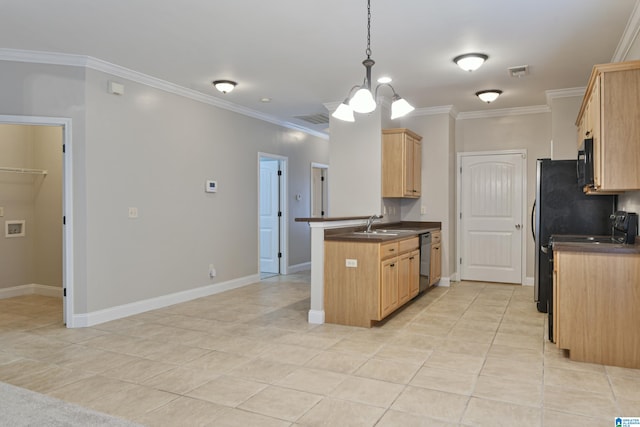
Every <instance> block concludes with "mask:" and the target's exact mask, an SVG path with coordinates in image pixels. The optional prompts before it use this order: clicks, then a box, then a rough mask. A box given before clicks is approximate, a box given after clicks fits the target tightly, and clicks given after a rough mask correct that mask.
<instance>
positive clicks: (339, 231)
mask: <svg viewBox="0 0 640 427" xmlns="http://www.w3.org/2000/svg"><path fill="white" fill-rule="evenodd" d="M441 228H442V223H441V222H435V221H401V222H393V223H376V224H374V226H373V227H371V229H372V230H389V231H392V230H402V231H398V232H397V233H393V235H385V234H354V232H357V231H363V230H364V229H365V227H362V226H360V227H345V228H333V229H328V230H325V231H324V240H325V241H342V242H371V243H381V242H391V241H393V240H402V239H406V238H409V237H414V236H417V235H419V234H423V233H426V232H428V231H437V230H440V229H441Z"/></svg>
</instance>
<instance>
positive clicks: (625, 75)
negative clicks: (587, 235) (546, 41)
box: [576, 61, 640, 193]
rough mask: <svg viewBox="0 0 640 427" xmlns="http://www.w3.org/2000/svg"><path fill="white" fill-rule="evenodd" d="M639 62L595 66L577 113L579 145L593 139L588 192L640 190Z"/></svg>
mask: <svg viewBox="0 0 640 427" xmlns="http://www.w3.org/2000/svg"><path fill="white" fill-rule="evenodd" d="M638 93H640V61H629V62H620V63H614V64H601V65H596V66H594V67H593V71H592V73H591V77H590V79H589V83H588V85H587V91H586V93H585V97H584V99H583V101H582V105H581V107H580V112H579V113H578V119H577V121H576V125H577V127H578V146H580V145H581V144H582V142H583V140H584V139H585V138H593V164H594V170H593V175H594V186H593V188H587V189H585V191H588V192H595V193H598V192H603V193H604V192H623V191H629V190H640V168H638V164H640V96H638Z"/></svg>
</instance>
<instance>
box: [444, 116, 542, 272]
mask: <svg viewBox="0 0 640 427" xmlns="http://www.w3.org/2000/svg"><path fill="white" fill-rule="evenodd" d="M456 149H457V151H458V152H471V151H500V150H511V149H526V150H527V194H526V201H527V211H526V212H525V221H526V227H525V238H526V242H527V243H526V248H527V249H526V250H527V265H526V277H529V278H532V277H533V275H534V253H535V252H534V242H533V238H532V236H531V209H532V207H533V201H534V200H535V189H536V159H539V158H545V157H546V158H548V157H550V154H551V152H550V151H551V117H550V113H539V114H524V115H513V116H503V117H489V118H482V119H464V120H458V121H457V124H456Z"/></svg>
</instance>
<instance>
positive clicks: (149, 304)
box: [67, 274, 260, 328]
mask: <svg viewBox="0 0 640 427" xmlns="http://www.w3.org/2000/svg"><path fill="white" fill-rule="evenodd" d="M259 281H260V275H259V274H253V275H251V276H246V277H241V278H239V279H234V280H229V281H227V282H222V283H217V284H214V285H206V286H201V287H198V288H195V289H189V290H187V291H182V292H176V293H173V294H168V295H162V296H159V297H155V298H149V299H146V300H142V301H136V302H132V303H129V304H123V305H119V306H115V307H109V308H105V309H104V310H98V311H92V312H90V313H84V314H76V315H74V316H73V322H72V323H73V326H72V327H74V328H81V327H87V326H93V325H97V324H100V323H104V322H109V321H112V320H118V319H122V318H123V317H128V316H133V315H135V314H140V313H144V312H147V311H150V310H157V309H159V308H164V307H168V306H170V305H174V304H180V303H183V302H187V301H192V300H194V299H197V298H202V297H207V296H210V295H215V294H219V293H221V292H225V291H228V290H231V289H237V288H241V287H243V286H247V285H250V284H253V283H256V282H259ZM67 326H68V325H67Z"/></svg>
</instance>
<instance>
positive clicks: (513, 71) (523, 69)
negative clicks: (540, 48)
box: [508, 65, 529, 77]
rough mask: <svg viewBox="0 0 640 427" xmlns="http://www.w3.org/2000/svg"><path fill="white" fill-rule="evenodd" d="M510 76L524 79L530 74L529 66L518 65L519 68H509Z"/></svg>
mask: <svg viewBox="0 0 640 427" xmlns="http://www.w3.org/2000/svg"><path fill="white" fill-rule="evenodd" d="M508 70H509V75H510V76H511V77H524V76H526V75H528V74H529V66H528V65H518V66H517V67H509V68H508Z"/></svg>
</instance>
